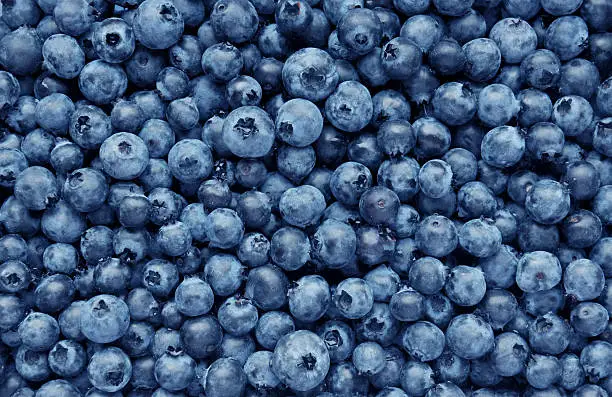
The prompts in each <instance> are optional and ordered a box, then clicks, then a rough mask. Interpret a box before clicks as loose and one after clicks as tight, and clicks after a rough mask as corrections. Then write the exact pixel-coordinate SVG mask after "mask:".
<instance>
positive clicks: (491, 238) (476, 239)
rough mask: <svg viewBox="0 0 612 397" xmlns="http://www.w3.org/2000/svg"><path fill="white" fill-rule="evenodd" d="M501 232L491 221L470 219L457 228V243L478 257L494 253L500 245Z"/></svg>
mask: <svg viewBox="0 0 612 397" xmlns="http://www.w3.org/2000/svg"><path fill="white" fill-rule="evenodd" d="M501 242H502V236H501V232H500V231H499V229H498V228H497V227H495V225H494V224H493V223H492V221H487V220H482V219H472V220H470V221H468V222H466V223H464V224H463V226H461V229H459V244H460V245H461V247H463V249H465V250H466V251H467V252H469V253H470V254H472V255H474V256H476V257H478V258H486V257H488V256H492V255H494V254H495V253H496V252H497V251H498V250H499V248H500V247H501Z"/></svg>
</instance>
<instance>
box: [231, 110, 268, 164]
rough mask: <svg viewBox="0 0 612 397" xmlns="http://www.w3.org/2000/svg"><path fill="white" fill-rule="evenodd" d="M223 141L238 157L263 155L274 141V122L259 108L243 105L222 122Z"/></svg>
mask: <svg viewBox="0 0 612 397" xmlns="http://www.w3.org/2000/svg"><path fill="white" fill-rule="evenodd" d="M223 141H224V142H225V144H226V145H227V147H228V148H229V149H230V150H231V151H232V153H234V154H235V155H236V156H238V157H242V158H244V157H246V158H253V157H263V156H265V155H266V154H267V153H268V152H269V151H270V149H271V148H272V144H273V143H274V124H273V122H272V120H271V119H270V117H269V116H268V114H267V113H266V112H264V111H263V110H262V109H261V108H258V107H254V106H243V107H241V108H238V109H236V110H233V111H232V112H231V113H230V114H229V115H228V116H227V118H226V119H225V121H224V122H223Z"/></svg>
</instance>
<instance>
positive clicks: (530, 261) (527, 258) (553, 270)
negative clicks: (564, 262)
mask: <svg viewBox="0 0 612 397" xmlns="http://www.w3.org/2000/svg"><path fill="white" fill-rule="evenodd" d="M560 281H561V264H560V263H559V259H557V257H556V256H554V255H553V254H551V253H548V252H546V251H533V252H529V253H527V254H525V255H523V257H521V259H520V260H519V263H518V266H517V270H516V283H517V285H518V286H519V288H520V289H521V290H523V291H525V292H536V291H545V290H548V289H550V288H552V287H554V286H555V285H557V284H558V283H559V282H560Z"/></svg>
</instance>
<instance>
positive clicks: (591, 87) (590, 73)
mask: <svg viewBox="0 0 612 397" xmlns="http://www.w3.org/2000/svg"><path fill="white" fill-rule="evenodd" d="M585 7H586V6H585ZM583 10H584V8H583ZM599 81H600V75H599V69H598V68H597V66H595V64H594V63H593V62H591V61H588V60H586V59H581V58H574V59H572V60H571V61H569V62H567V63H566V64H564V65H563V66H562V67H561V77H560V78H559V93H560V94H561V95H566V96H567V95H577V96H581V97H584V98H590V97H592V96H593V94H594V93H595V91H596V90H597V86H598V85H599Z"/></svg>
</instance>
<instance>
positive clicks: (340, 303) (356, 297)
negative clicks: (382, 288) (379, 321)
mask: <svg viewBox="0 0 612 397" xmlns="http://www.w3.org/2000/svg"><path fill="white" fill-rule="evenodd" d="M332 301H333V304H334V306H335V307H336V309H337V310H338V311H339V312H340V313H341V314H342V315H343V316H344V317H346V318H349V319H358V318H361V317H363V316H365V315H366V314H367V313H368V312H369V311H370V309H371V308H372V305H373V303H374V294H373V292H372V289H371V288H370V286H369V285H368V283H366V282H365V281H364V280H363V279H359V278H348V279H346V280H343V281H342V282H341V283H340V284H338V286H337V287H336V289H335V291H334V292H333V296H332Z"/></svg>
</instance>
